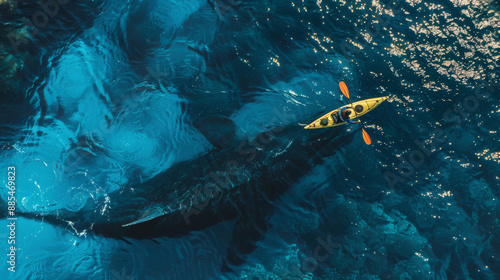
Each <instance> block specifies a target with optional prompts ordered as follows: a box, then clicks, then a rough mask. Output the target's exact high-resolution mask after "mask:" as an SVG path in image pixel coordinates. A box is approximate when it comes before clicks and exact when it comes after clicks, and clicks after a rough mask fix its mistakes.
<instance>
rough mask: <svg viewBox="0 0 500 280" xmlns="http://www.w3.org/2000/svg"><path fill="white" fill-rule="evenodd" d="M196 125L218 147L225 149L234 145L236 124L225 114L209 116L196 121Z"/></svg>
mask: <svg viewBox="0 0 500 280" xmlns="http://www.w3.org/2000/svg"><path fill="white" fill-rule="evenodd" d="M194 126H195V127H196V128H197V129H198V130H199V131H200V132H201V133H202V134H203V135H204V136H205V138H206V139H207V140H208V141H209V142H210V144H212V145H214V146H215V147H217V148H221V149H225V148H229V147H231V146H232V145H233V141H234V137H235V135H236V125H235V124H234V122H233V121H232V120H231V119H229V118H227V117H224V116H217V115H215V116H207V117H204V118H202V119H200V120H197V121H195V122H194Z"/></svg>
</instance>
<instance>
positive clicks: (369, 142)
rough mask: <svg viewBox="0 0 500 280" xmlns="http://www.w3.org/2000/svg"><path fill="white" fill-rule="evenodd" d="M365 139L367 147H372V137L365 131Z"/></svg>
mask: <svg viewBox="0 0 500 280" xmlns="http://www.w3.org/2000/svg"><path fill="white" fill-rule="evenodd" d="M363 139H364V140H365V143H366V145H370V144H371V143H372V139H370V135H368V132H366V130H364V129H363Z"/></svg>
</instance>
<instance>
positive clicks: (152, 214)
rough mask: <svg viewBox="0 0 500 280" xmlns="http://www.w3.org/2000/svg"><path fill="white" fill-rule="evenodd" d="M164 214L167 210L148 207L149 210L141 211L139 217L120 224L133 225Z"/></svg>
mask: <svg viewBox="0 0 500 280" xmlns="http://www.w3.org/2000/svg"><path fill="white" fill-rule="evenodd" d="M165 214H167V212H166V211H164V210H163V209H161V208H160V207H156V208H153V209H149V210H146V211H145V212H143V213H142V214H141V216H140V217H139V219H137V220H135V221H133V222H131V223H128V224H125V225H122V227H128V226H133V225H137V224H141V223H144V222H147V221H151V220H153V219H156V218H158V217H161V216H163V215H165Z"/></svg>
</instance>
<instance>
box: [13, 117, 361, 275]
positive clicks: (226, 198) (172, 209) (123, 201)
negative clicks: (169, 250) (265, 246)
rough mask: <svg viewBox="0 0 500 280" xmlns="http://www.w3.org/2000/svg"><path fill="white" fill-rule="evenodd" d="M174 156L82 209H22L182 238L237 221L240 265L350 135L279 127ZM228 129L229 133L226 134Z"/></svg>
mask: <svg viewBox="0 0 500 280" xmlns="http://www.w3.org/2000/svg"><path fill="white" fill-rule="evenodd" d="M235 135H236V134H233V137H235V139H232V141H231V144H230V147H226V148H214V149H213V150H211V151H210V152H209V153H207V154H205V155H201V156H199V157H196V158H193V159H191V160H187V161H184V162H180V163H177V164H175V165H173V166H172V167H170V168H169V169H168V170H166V171H164V172H162V173H160V174H158V175H156V176H155V177H153V178H151V179H150V180H147V181H145V182H142V183H140V184H133V185H127V186H125V187H124V188H122V189H121V190H120V191H115V192H112V193H110V194H108V195H105V196H101V197H97V198H93V199H90V198H89V199H88V200H87V202H86V204H85V206H84V207H82V208H81V209H79V210H78V211H67V210H65V209H58V210H56V211H52V212H50V213H44V212H38V213H35V212H26V213H19V215H21V216H24V217H28V218H32V219H37V220H43V221H46V222H49V223H51V224H54V225H58V226H60V227H63V228H65V229H67V230H68V231H70V232H75V233H77V234H82V233H89V234H96V235H102V236H105V237H110V238H137V239H145V238H148V239H150V238H158V237H181V236H183V235H186V234H188V233H189V232H191V231H199V230H203V229H206V228H208V227H210V226H212V225H215V224H218V223H220V222H223V221H228V220H234V221H235V226H234V229H233V234H232V235H233V238H232V240H231V241H230V245H231V246H230V249H229V251H228V255H227V264H228V265H239V264H241V263H243V262H244V256H245V255H246V254H248V253H250V252H251V251H252V250H253V249H254V248H255V243H256V242H257V241H259V240H260V239H262V237H263V234H264V233H265V232H266V230H267V229H268V228H269V226H270V225H269V223H268V220H269V218H270V217H271V216H272V214H273V211H274V208H275V206H276V203H277V201H279V197H280V196H281V195H282V194H283V193H284V192H285V191H286V190H287V189H288V188H289V187H290V186H292V185H293V184H294V183H295V182H297V181H298V180H299V179H300V178H301V177H303V176H304V175H306V174H307V173H308V172H309V171H311V170H312V169H313V168H314V167H315V166H317V165H318V164H321V163H322V162H323V159H324V158H325V157H328V156H331V155H332V154H334V153H335V152H336V151H338V150H340V149H342V147H343V146H345V145H347V144H348V143H350V142H351V141H352V137H351V134H349V133H345V132H344V131H343V130H341V129H333V130H327V131H321V132H313V133H304V132H303V128H302V127H300V126H298V125H295V126H294V125H289V126H284V127H275V128H273V129H271V130H267V131H264V132H262V133H260V134H259V135H258V136H257V137H255V138H254V139H252V140H242V139H237V138H238V137H237V136H235ZM226 136H227V135H226Z"/></svg>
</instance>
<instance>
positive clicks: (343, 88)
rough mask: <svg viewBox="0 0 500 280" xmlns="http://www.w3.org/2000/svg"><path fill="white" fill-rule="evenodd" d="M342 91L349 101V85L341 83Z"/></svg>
mask: <svg viewBox="0 0 500 280" xmlns="http://www.w3.org/2000/svg"><path fill="white" fill-rule="evenodd" d="M339 87H340V90H341V91H342V93H343V94H344V95H345V97H347V99H349V90H348V89H347V85H346V84H345V83H344V82H340V83H339Z"/></svg>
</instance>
